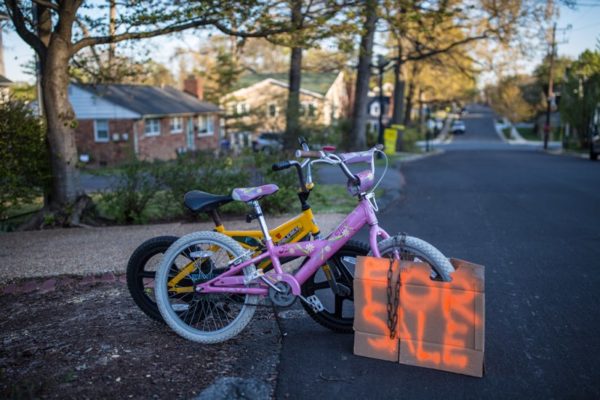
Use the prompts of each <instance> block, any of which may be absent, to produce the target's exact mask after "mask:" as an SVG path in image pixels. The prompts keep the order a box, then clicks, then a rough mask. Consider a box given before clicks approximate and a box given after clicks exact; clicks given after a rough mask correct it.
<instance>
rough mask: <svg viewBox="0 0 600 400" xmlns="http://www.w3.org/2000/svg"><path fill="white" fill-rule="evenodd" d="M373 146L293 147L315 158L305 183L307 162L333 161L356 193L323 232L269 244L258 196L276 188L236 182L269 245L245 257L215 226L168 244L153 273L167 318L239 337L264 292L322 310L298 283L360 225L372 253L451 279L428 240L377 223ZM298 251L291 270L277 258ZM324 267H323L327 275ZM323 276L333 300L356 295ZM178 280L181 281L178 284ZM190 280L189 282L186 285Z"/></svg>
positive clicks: (200, 331)
mask: <svg viewBox="0 0 600 400" xmlns="http://www.w3.org/2000/svg"><path fill="white" fill-rule="evenodd" d="M376 153H381V154H383V156H384V157H385V154H384V153H383V152H382V151H381V150H380V149H379V148H378V147H375V148H372V149H371V150H368V151H364V152H357V153H345V154H333V153H328V152H325V151H297V152H296V157H305V158H310V159H312V160H311V161H310V162H309V163H308V169H307V171H308V173H307V178H306V183H307V184H308V185H310V184H311V183H312V175H311V165H312V164H317V163H324V164H329V165H337V166H339V167H340V169H341V171H342V172H343V173H344V174H345V175H346V176H347V177H348V185H347V188H348V192H349V193H350V195H352V196H356V197H358V205H357V206H356V208H355V209H354V210H353V211H352V212H351V213H350V214H349V215H348V216H346V218H345V219H344V220H343V221H342V222H341V223H340V224H339V225H338V227H337V228H336V229H335V230H334V231H333V232H332V233H330V234H329V235H328V236H327V237H325V238H323V239H321V238H319V237H317V238H314V240H310V241H305V242H297V243H289V244H282V245H275V244H273V241H272V239H271V237H270V236H269V229H268V227H267V223H266V221H265V218H264V216H263V213H262V210H261V207H260V204H259V200H260V199H261V198H263V197H265V196H268V195H270V194H273V193H275V192H276V191H277V190H278V187H277V186H276V185H272V184H268V185H263V186H258V187H252V188H237V189H234V190H233V192H232V197H233V198H234V199H235V200H237V201H243V202H246V203H248V204H249V205H250V206H252V207H253V209H254V217H255V218H256V219H257V220H258V222H259V225H260V229H261V230H262V232H263V234H264V245H265V247H266V251H265V252H263V253H262V254H260V255H258V256H256V257H253V258H250V257H251V255H252V252H251V251H244V249H243V248H242V247H241V246H240V245H239V244H238V243H237V242H236V241H234V240H233V239H231V238H230V237H228V236H225V235H223V234H220V233H217V232H194V233H190V234H188V235H185V236H183V237H181V238H180V239H179V240H177V241H176V242H175V243H173V245H171V247H169V249H168V250H167V252H166V253H165V255H164V258H163V261H162V262H161V265H160V267H159V269H158V271H157V273H156V285H155V295H156V302H157V304H158V308H159V311H160V313H161V315H162V317H163V319H164V320H165V322H166V323H167V324H168V325H169V326H170V327H171V328H172V329H173V330H174V331H175V332H177V333H178V334H179V335H181V336H183V337H184V338H186V339H189V340H193V341H196V342H200V343H218V342H222V341H225V340H228V339H230V338H232V337H234V336H236V335H237V334H238V333H239V332H241V331H242V330H243V329H244V328H245V327H246V325H247V324H248V323H249V322H250V320H251V319H252V316H253V315H254V312H255V309H256V306H258V305H259V302H260V299H261V298H262V299H264V298H267V297H268V298H269V299H270V300H271V302H272V303H273V304H274V305H276V306H279V307H287V306H291V305H292V304H293V303H294V302H295V300H296V298H300V299H301V301H303V302H305V303H306V304H307V305H309V307H310V308H311V309H312V311H313V312H315V313H318V312H321V311H322V310H323V309H324V307H323V304H322V303H321V301H320V300H319V298H318V297H317V296H316V295H312V296H308V297H304V296H303V295H302V289H301V287H302V284H303V283H304V282H306V281H307V280H309V278H311V277H312V276H313V275H314V274H316V273H317V272H318V270H319V269H320V268H321V267H322V266H323V265H324V264H325V263H326V262H327V260H328V259H329V258H330V257H331V256H333V255H334V254H335V253H336V252H337V251H338V250H339V249H340V248H341V247H342V246H343V245H344V244H345V243H346V242H348V241H349V240H350V239H351V238H352V237H353V236H354V235H356V234H357V233H358V231H359V230H360V229H361V228H362V227H363V226H365V225H368V226H369V241H370V246H371V252H370V253H369V254H372V255H374V256H376V257H393V258H396V259H398V258H402V259H409V260H412V261H418V262H426V263H428V264H429V265H430V266H431V270H432V279H441V280H445V281H448V280H450V275H451V273H452V272H453V271H454V268H453V267H452V264H450V262H449V261H448V259H447V258H446V257H445V256H444V255H443V254H442V253H441V252H440V251H439V250H437V249H436V248H435V247H433V246H432V245H431V244H429V243H427V242H425V241H423V240H421V239H418V238H415V237H411V236H406V235H404V234H402V235H398V236H394V237H391V236H390V235H389V234H388V233H387V232H386V231H385V230H383V229H382V228H381V227H379V223H378V220H377V215H376V212H377V211H378V207H377V202H376V200H375V193H374V190H375V188H376V187H377V185H378V184H379V182H381V180H382V179H383V177H384V176H385V170H384V172H383V174H382V176H381V178H380V179H379V181H378V182H377V184H375V160H374V158H375V154H376ZM355 163H368V164H369V168H368V169H366V170H363V171H360V172H358V173H353V172H351V170H350V169H349V167H348V165H350V164H355ZM386 170H387V158H386ZM267 257H270V259H271V262H272V265H273V269H271V270H269V271H267V272H265V271H264V270H262V269H257V268H256V267H255V265H256V264H258V263H260V261H261V260H263V259H265V258H267ZM296 258H304V261H303V262H302V265H301V266H300V267H299V268H298V269H297V270H296V271H295V272H293V273H291V272H286V270H284V268H283V267H282V260H284V261H286V262H287V261H289V260H290V259H296ZM327 271H328V269H325V271H324V272H325V274H326V275H327ZM344 273H346V274H350V275H351V274H352V271H350V270H349V269H345V271H344ZM327 279H328V281H329V282H327V283H328V284H329V285H330V286H331V289H332V290H333V291H334V293H336V294H338V293H340V294H343V296H336V301H337V300H338V299H342V300H343V299H347V300H349V301H352V300H353V297H352V285H350V287H348V286H347V285H342V284H337V283H336V277H335V276H332V274H331V272H329V275H328V276H327ZM183 280H185V282H186V284H185V285H181V286H180V285H178V283H179V282H182V281H183ZM190 280H191V281H192V282H193V285H189V282H190ZM351 280H352V276H350V281H351ZM345 282H348V279H346V280H345ZM328 288H329V287H328Z"/></svg>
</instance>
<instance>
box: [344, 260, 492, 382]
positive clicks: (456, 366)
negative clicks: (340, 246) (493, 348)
mask: <svg viewBox="0 0 600 400" xmlns="http://www.w3.org/2000/svg"><path fill="white" fill-rule="evenodd" d="M450 261H451V262H452V264H453V266H454V268H455V269H456V272H454V273H453V274H452V282H440V281H433V280H431V279H430V272H431V271H430V268H429V265H428V264H426V263H419V262H404V261H403V262H402V263H401V264H400V268H398V266H397V263H396V264H394V266H393V271H394V274H393V276H392V293H393V292H394V291H395V287H396V281H397V279H398V276H399V277H400V282H401V284H400V298H399V307H398V323H397V326H396V332H398V334H397V337H396V338H395V339H391V338H390V331H389V328H388V311H387V304H388V293H387V286H388V283H387V272H388V269H389V260H387V259H378V258H373V257H359V258H358V263H357V268H356V272H355V279H354V304H355V310H356V311H355V316H354V330H355V336H354V353H355V354H357V355H361V356H366V357H373V358H379V359H383V360H389V361H399V362H400V363H402V364H409V365H417V366H422V367H428V368H436V369H441V370H445V371H450V372H458V373H462V374H466V375H472V376H479V377H481V376H482V375H483V355H484V337H485V295H484V282H485V280H484V268H483V267H482V266H480V265H476V264H471V263H469V262H466V261H462V260H457V259H451V260H450Z"/></svg>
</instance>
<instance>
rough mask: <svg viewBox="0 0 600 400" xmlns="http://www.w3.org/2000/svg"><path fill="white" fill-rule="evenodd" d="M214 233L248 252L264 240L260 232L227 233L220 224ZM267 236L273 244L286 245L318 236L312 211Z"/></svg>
mask: <svg viewBox="0 0 600 400" xmlns="http://www.w3.org/2000/svg"><path fill="white" fill-rule="evenodd" d="M294 230H296V232H294ZM214 231H215V232H219V233H222V234H224V235H227V236H229V237H231V238H232V239H234V240H235V241H236V242H238V243H239V244H240V245H241V246H242V247H243V248H245V249H249V250H254V249H256V248H257V247H258V246H260V242H259V240H262V239H263V238H264V235H263V233H262V232H261V231H260V230H249V231H228V230H226V229H225V227H224V226H223V225H222V224H221V225H217V226H215V228H214ZM269 234H270V235H271V236H272V237H273V238H274V240H275V242H281V241H285V242H286V243H288V242H289V243H293V242H297V241H299V240H302V239H303V238H305V237H306V236H307V235H308V234H313V235H317V234H319V227H318V225H317V224H316V223H315V220H314V215H313V213H312V210H311V209H310V208H309V209H307V210H304V211H302V212H301V213H300V214H298V215H296V216H295V217H293V218H292V219H289V220H288V221H286V222H284V223H282V224H281V225H279V226H278V227H276V228H273V229H271V230H269ZM248 239H254V240H255V243H252V242H250V243H249V241H248Z"/></svg>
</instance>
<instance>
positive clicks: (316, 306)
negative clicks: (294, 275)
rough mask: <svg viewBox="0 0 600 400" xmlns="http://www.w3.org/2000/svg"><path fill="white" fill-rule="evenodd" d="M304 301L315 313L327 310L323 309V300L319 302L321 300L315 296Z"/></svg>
mask: <svg viewBox="0 0 600 400" xmlns="http://www.w3.org/2000/svg"><path fill="white" fill-rule="evenodd" d="M303 300H304V301H306V303H307V304H308V305H309V306H311V307H312V309H313V311H314V312H321V311H323V310H324V309H325V307H323V303H321V300H319V298H318V297H317V296H316V295H314V294H313V295H312V296H308V297H306V298H305V299H303Z"/></svg>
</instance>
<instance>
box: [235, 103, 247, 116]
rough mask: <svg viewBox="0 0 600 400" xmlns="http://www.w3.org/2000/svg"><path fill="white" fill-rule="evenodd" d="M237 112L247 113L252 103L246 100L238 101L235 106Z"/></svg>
mask: <svg viewBox="0 0 600 400" xmlns="http://www.w3.org/2000/svg"><path fill="white" fill-rule="evenodd" d="M235 112H236V114H247V113H249V112H250V104H248V103H246V102H245V101H243V102H240V103H237V104H236V106H235Z"/></svg>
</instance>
